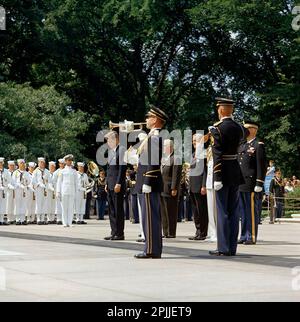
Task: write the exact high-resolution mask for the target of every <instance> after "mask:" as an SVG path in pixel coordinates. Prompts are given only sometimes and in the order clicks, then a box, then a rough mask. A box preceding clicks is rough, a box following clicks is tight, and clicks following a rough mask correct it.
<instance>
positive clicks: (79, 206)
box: [76, 162, 89, 225]
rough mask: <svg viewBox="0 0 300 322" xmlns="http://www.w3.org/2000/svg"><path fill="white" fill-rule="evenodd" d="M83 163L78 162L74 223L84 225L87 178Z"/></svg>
mask: <svg viewBox="0 0 300 322" xmlns="http://www.w3.org/2000/svg"><path fill="white" fill-rule="evenodd" d="M84 166H85V164H84V163H83V162H78V163H77V167H78V171H77V177H78V191H77V196H76V217H77V218H76V223H77V224H78V225H84V224H86V222H85V221H84V220H83V217H84V214H85V207H86V197H87V188H88V186H89V178H88V176H87V174H86V173H85V172H84Z"/></svg>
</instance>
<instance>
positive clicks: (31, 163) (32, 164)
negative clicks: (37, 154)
mask: <svg viewBox="0 0 300 322" xmlns="http://www.w3.org/2000/svg"><path fill="white" fill-rule="evenodd" d="M28 167H29V168H35V167H36V163H35V162H29V163H28Z"/></svg>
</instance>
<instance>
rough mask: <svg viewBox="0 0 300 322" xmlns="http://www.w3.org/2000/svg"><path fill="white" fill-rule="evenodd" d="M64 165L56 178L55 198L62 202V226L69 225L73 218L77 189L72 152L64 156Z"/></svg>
mask: <svg viewBox="0 0 300 322" xmlns="http://www.w3.org/2000/svg"><path fill="white" fill-rule="evenodd" d="M64 159H65V162H66V166H65V168H64V169H63V170H62V171H61V172H60V173H59V175H58V180H57V198H58V199H60V200H61V204H62V220H63V225H64V227H71V226H72V221H73V218H74V205H75V198H76V193H77V191H78V177H77V172H76V170H74V169H73V168H72V161H73V159H74V157H73V155H72V154H69V155H67V156H65V157H64Z"/></svg>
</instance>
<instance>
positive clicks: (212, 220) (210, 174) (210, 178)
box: [206, 148, 217, 242]
mask: <svg viewBox="0 0 300 322" xmlns="http://www.w3.org/2000/svg"><path fill="white" fill-rule="evenodd" d="M210 149H211V148H209V149H208V153H207V181H206V189H207V206H208V236H209V237H210V241H212V242H216V241H217V228H216V224H217V208H216V196H215V190H214V160H213V157H212V154H211V151H210Z"/></svg>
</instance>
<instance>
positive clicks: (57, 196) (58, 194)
mask: <svg viewBox="0 0 300 322" xmlns="http://www.w3.org/2000/svg"><path fill="white" fill-rule="evenodd" d="M56 198H57V199H59V200H61V193H60V192H58V193H57V194H56Z"/></svg>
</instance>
